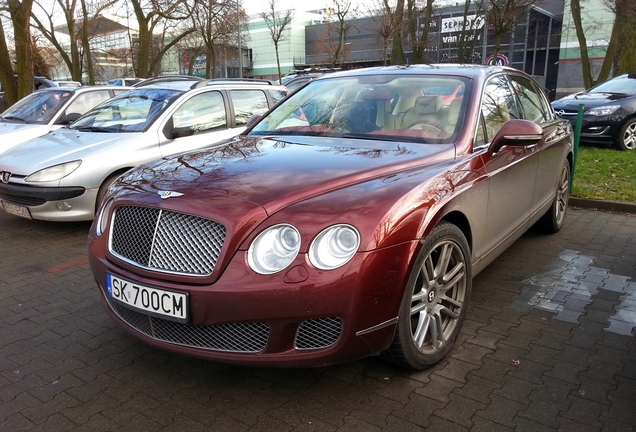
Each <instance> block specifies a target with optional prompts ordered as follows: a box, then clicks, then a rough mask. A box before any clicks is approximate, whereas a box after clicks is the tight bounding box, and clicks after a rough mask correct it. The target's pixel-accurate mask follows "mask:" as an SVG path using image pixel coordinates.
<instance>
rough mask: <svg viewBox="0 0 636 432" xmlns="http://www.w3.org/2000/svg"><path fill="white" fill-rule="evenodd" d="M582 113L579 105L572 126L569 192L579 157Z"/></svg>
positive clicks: (582, 108) (582, 107) (582, 109)
mask: <svg viewBox="0 0 636 432" xmlns="http://www.w3.org/2000/svg"><path fill="white" fill-rule="evenodd" d="M583 111H585V105H583V104H579V111H578V113H577V116H576V125H575V126H574V155H573V158H572V179H571V181H570V192H572V186H573V185H574V174H575V173H576V158H577V157H578V156H579V140H580V139H581V127H582V126H583Z"/></svg>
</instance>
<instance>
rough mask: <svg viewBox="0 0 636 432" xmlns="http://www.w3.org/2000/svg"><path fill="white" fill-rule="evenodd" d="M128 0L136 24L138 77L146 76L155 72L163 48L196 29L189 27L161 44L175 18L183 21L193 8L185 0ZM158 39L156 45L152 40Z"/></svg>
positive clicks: (169, 46)
mask: <svg viewBox="0 0 636 432" xmlns="http://www.w3.org/2000/svg"><path fill="white" fill-rule="evenodd" d="M129 1H130V3H131V4H132V7H133V13H134V15H135V18H136V19H137V24H138V26H139V47H138V50H137V64H136V72H137V76H138V77H141V78H147V77H148V76H150V75H152V74H153V73H154V72H155V69H156V68H157V67H158V66H159V64H160V62H161V59H162V57H163V55H164V54H165V53H166V51H168V50H169V49H170V48H171V47H173V46H174V45H176V44H177V43H178V42H179V41H180V40H181V39H183V38H184V37H186V36H187V35H189V34H190V33H194V32H195V31H196V29H194V28H189V29H187V30H184V31H183V32H182V33H181V34H179V35H176V36H175V37H174V38H173V39H172V40H171V41H170V42H169V43H167V44H166V43H164V42H165V36H166V29H167V28H168V26H169V25H172V24H173V23H174V22H175V21H184V20H186V19H187V18H189V16H190V14H191V12H192V11H191V10H189V8H187V7H186V6H187V4H186V0H148V1H143V0H129ZM157 38H158V39H159V43H158V44H156V43H155V42H157Z"/></svg>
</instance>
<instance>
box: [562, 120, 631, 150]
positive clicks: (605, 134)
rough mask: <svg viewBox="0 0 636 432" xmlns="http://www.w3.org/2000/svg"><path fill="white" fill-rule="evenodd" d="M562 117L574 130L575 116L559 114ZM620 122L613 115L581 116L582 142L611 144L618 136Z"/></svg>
mask: <svg viewBox="0 0 636 432" xmlns="http://www.w3.org/2000/svg"><path fill="white" fill-rule="evenodd" d="M561 118H562V119H564V120H568V121H569V122H570V124H571V125H572V129H573V130H576V116H571V115H567V116H561ZM620 129H621V123H620V122H618V121H617V120H616V119H615V118H613V117H597V116H586V115H584V116H583V120H582V122H581V137H580V140H581V141H582V142H589V143H600V144H612V143H613V142H614V141H616V139H617V138H618V134H619V133H620Z"/></svg>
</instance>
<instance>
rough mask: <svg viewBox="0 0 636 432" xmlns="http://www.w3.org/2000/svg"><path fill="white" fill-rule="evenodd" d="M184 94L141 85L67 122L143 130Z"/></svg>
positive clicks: (97, 129) (100, 129)
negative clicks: (75, 119)
mask: <svg viewBox="0 0 636 432" xmlns="http://www.w3.org/2000/svg"><path fill="white" fill-rule="evenodd" d="M182 94H183V91H181V90H169V89H156V88H150V87H146V88H141V89H137V90H131V91H129V92H125V93H122V94H120V95H118V96H115V97H114V98H112V99H109V100H107V101H106V102H104V103H102V104H100V105H98V106H96V107H95V108H93V109H92V110H90V111H88V112H87V113H86V114H84V115H83V116H82V117H80V118H79V119H78V120H77V121H76V122H75V123H73V124H72V125H71V126H69V128H70V129H78V130H82V131H91V132H144V131H146V130H147V129H148V128H149V127H150V125H152V123H153V122H154V121H155V120H156V119H157V118H158V117H159V116H160V115H161V114H162V113H163V112H164V111H165V110H166V108H167V107H168V106H170V104H171V103H172V102H174V101H175V100H176V99H177V98H179V96H181V95H182Z"/></svg>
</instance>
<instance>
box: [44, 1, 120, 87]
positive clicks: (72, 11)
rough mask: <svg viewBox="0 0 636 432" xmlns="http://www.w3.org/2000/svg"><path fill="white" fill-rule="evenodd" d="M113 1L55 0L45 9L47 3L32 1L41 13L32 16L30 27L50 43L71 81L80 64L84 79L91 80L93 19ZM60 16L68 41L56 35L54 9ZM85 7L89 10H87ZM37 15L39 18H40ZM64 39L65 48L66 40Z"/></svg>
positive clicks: (79, 76) (79, 78)
mask: <svg viewBox="0 0 636 432" xmlns="http://www.w3.org/2000/svg"><path fill="white" fill-rule="evenodd" d="M115 3H117V0H110V1H106V2H97V3H95V4H90V5H89V4H87V3H86V0H80V2H79V4H78V0H56V2H55V3H53V5H54V7H53V8H52V9H50V10H47V8H46V6H49V5H48V4H46V3H44V2H36V3H35V4H36V5H37V6H38V7H39V9H40V11H41V13H40V14H39V15H35V14H34V16H33V25H34V27H35V28H36V29H37V30H38V31H39V32H40V33H41V34H42V35H43V36H44V37H45V38H46V39H47V40H48V41H49V43H51V45H53V46H54V47H55V48H56V49H57V50H58V52H59V53H60V56H61V57H62V60H64V63H65V64H66V67H67V68H68V70H69V73H70V74H71V78H72V79H73V80H75V81H82V77H83V75H84V68H85V67H86V70H87V72H88V81H89V83H90V84H95V72H94V65H93V61H92V55H91V39H92V38H93V37H94V36H95V27H96V26H95V23H96V22H97V21H98V20H99V19H100V16H101V14H102V13H103V12H104V11H105V10H106V9H107V8H109V7H111V6H112V5H114V4H115ZM55 6H57V8H59V10H60V11H61V13H62V16H63V17H64V25H65V27H66V31H65V32H64V33H67V34H68V36H69V41H68V42H66V41H61V40H60V39H59V38H58V33H60V31H59V23H58V24H55V22H54V21H55V16H54V15H55V12H57V10H56V9H57V8H56V7H55ZM89 10H90V11H91V12H90V13H89ZM40 17H41V18H40ZM67 43H68V48H67V45H66V44H67Z"/></svg>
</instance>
